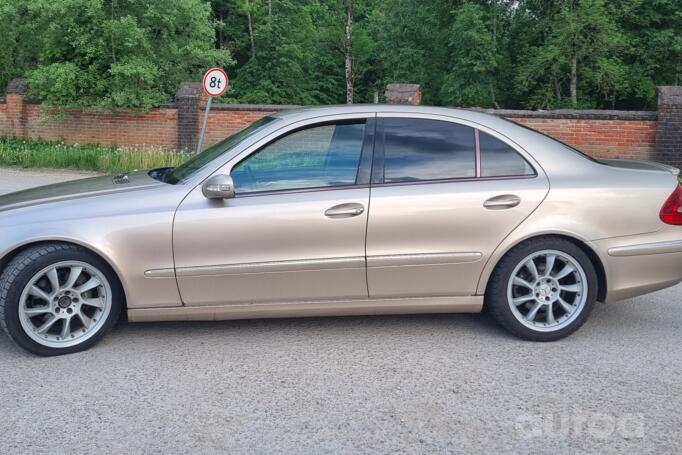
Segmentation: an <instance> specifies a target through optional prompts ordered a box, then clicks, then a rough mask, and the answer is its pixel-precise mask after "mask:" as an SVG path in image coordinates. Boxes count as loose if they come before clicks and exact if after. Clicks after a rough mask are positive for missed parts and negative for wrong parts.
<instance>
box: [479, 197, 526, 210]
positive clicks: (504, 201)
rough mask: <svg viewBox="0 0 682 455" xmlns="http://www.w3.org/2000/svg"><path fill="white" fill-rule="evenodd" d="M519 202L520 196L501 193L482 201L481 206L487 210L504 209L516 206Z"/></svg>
mask: <svg viewBox="0 0 682 455" xmlns="http://www.w3.org/2000/svg"><path fill="white" fill-rule="evenodd" d="M520 203H521V198H520V197H518V196H516V195H515V194H502V195H500V196H495V197H491V198H490V199H488V200H487V201H485V202H484V203H483V207H485V208H487V209H488V210H504V209H510V208H512V207H516V206H517V205H519V204H520Z"/></svg>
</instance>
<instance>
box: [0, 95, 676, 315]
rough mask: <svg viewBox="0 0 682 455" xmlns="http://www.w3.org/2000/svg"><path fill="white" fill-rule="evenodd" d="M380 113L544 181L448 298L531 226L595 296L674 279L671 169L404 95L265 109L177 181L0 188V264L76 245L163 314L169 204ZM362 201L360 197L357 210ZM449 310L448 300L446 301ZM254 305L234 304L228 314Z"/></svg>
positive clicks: (172, 296) (135, 177)
mask: <svg viewBox="0 0 682 455" xmlns="http://www.w3.org/2000/svg"><path fill="white" fill-rule="evenodd" d="M383 115H386V116H405V117H412V116H417V117H419V116H421V117H425V118H433V119H442V120H446V121H452V122H456V123H461V124H465V125H468V126H472V127H475V128H478V129H480V130H481V131H484V132H487V133H489V134H491V135H493V136H494V137H497V138H499V139H501V140H503V141H504V142H506V143H508V144H509V145H512V146H513V147H514V148H515V149H516V150H517V151H518V152H519V153H520V154H522V155H523V156H524V157H525V158H526V159H527V160H528V161H529V162H530V163H531V164H532V165H533V167H534V168H535V169H536V171H537V173H538V176H537V177H536V178H538V179H546V181H547V190H546V191H545V192H544V193H543V197H542V198H540V199H539V200H538V201H537V204H536V206H535V207H533V208H532V210H530V211H529V214H528V215H527V216H526V217H525V218H523V219H520V220H518V223H517V224H516V227H514V228H513V230H511V232H510V233H509V234H508V235H506V237H504V238H503V239H502V241H501V242H499V244H497V245H491V247H490V251H489V252H487V253H486V254H484V256H483V257H482V258H481V260H480V269H479V273H477V275H478V278H477V279H476V278H474V280H475V281H477V282H475V283H473V284H472V292H470V293H469V294H471V296H472V297H475V298H473V299H470V300H465V301H464V302H465V304H463V305H460V306H459V307H458V308H460V310H461V311H476V310H478V309H480V307H481V304H482V302H483V299H482V296H483V295H484V294H485V290H486V286H487V283H488V280H489V278H490V276H491V274H492V272H493V270H494V268H495V265H496V264H497V263H498V261H499V260H500V259H501V258H502V257H503V256H504V255H505V254H506V253H507V252H508V251H509V250H510V249H511V248H513V247H514V246H516V245H518V244H520V243H521V242H523V241H525V240H527V239H530V238H532V237H537V236H542V235H557V236H562V237H566V238H569V239H572V240H573V241H574V242H576V243H577V244H579V245H580V246H581V247H582V248H584V249H585V250H586V251H587V252H588V254H589V255H590V257H591V258H593V261H594V262H595V266H596V268H597V269H598V270H599V271H601V274H602V275H603V276H602V277H601V280H600V281H601V283H600V285H601V286H602V287H603V288H602V289H601V290H600V299H601V300H606V301H616V300H620V299H624V298H628V297H632V296H635V295H639V294H643V293H647V292H651V291H654V290H657V289H661V288H664V287H667V286H670V285H673V284H675V283H677V282H680V281H681V280H682V227H680V226H670V225H667V224H665V223H663V222H662V221H661V220H660V219H659V211H660V208H661V206H662V205H663V203H664V202H665V200H666V198H667V197H668V196H669V195H670V193H671V192H672V191H673V190H674V188H675V186H676V185H677V177H676V175H675V174H674V172H671V171H670V170H669V169H666V168H663V167H657V166H656V165H651V166H641V167H639V168H638V167H637V166H635V167H628V166H617V165H613V166H610V165H605V164H601V163H597V162H593V161H590V160H589V159H587V158H585V157H584V156H581V155H579V154H578V153H576V152H574V151H571V150H569V149H567V148H565V147H564V146H563V145H561V144H559V143H557V142H556V141H554V140H552V139H550V138H548V137H545V136H544V135H542V134H539V133H537V132H534V131H532V130H528V129H526V128H523V127H521V126H518V125H516V124H513V123H511V122H509V121H506V120H502V119H500V118H497V117H494V116H490V115H486V114H483V113H479V112H472V111H463V110H454V109H443V108H425V107H408V106H351V107H331V108H324V109H303V110H297V111H292V112H287V113H281V114H277V116H278V117H280V119H279V121H278V122H274V123H273V124H272V125H269V126H268V127H266V128H264V129H263V130H262V131H259V132H258V133H256V134H254V136H253V137H250V138H248V139H247V140H245V141H244V142H243V143H241V144H240V145H239V146H237V147H235V148H234V149H233V150H231V151H230V152H229V153H226V154H225V155H223V156H221V157H220V158H219V159H218V160H216V162H214V163H211V164H210V165H208V166H206V168H205V169H202V170H201V171H200V172H198V173H197V175H195V176H194V177H193V178H192V179H190V180H189V181H187V182H182V183H180V184H177V185H168V184H164V183H161V182H157V181H155V180H153V179H152V178H151V177H149V176H148V175H147V174H146V173H144V172H138V173H132V174H130V179H129V180H130V181H129V182H128V183H126V184H122V185H119V186H115V185H114V186H109V185H108V183H104V180H103V179H105V178H99V180H97V179H94V180H93V181H92V183H91V186H92V188H88V183H87V182H81V183H74V185H76V186H78V185H82V186H83V191H82V192H81V193H78V191H75V190H74V191H73V193H75V194H76V195H75V196H68V197H63V198H62V197H59V196H58V195H57V196H54V197H51V196H50V190H49V188H50V187H45V189H44V190H42V192H37V193H35V198H33V199H32V201H30V202H28V199H29V197H28V196H30V195H31V194H29V195H25V196H24V197H22V195H21V194H19V196H16V195H9V196H5V197H2V198H0V266H2V265H4V264H6V263H7V261H8V260H9V259H10V258H11V257H12V256H13V255H14V254H16V253H17V252H18V251H20V250H21V249H22V248H24V247H26V246H28V245H32V244H35V243H38V242H48V241H63V242H70V243H74V244H78V245H82V246H83V247H85V248H88V249H90V250H92V251H93V252H95V253H97V254H98V255H100V256H101V257H102V258H104V259H105V260H106V261H107V262H108V263H109V264H110V265H111V267H112V269H113V270H114V272H115V273H116V274H117V275H118V277H119V279H120V281H121V284H122V287H123V289H124V292H125V297H126V301H127V307H128V310H129V312H132V311H135V310H146V309H150V310H154V309H156V310H155V311H153V312H151V313H150V316H149V319H163V318H164V317H163V313H164V311H169V312H172V311H173V310H174V309H177V308H182V307H183V301H182V298H181V295H180V292H179V290H178V285H177V279H176V273H175V270H176V261H175V259H174V256H173V254H174V245H173V235H174V233H173V224H174V218H175V216H176V211H177V210H178V208H179V207H180V206H181V204H182V203H183V200H185V199H186V198H187V197H188V196H189V195H190V194H191V193H192V192H196V191H197V188H199V187H200V185H201V183H202V182H203V181H204V180H205V179H206V178H208V177H210V176H211V175H214V174H218V173H222V172H225V171H226V170H229V169H230V168H231V166H233V165H234V163H235V162H236V161H237V160H239V159H241V158H242V157H244V156H247V155H249V154H251V153H253V152H254V151H256V150H258V149H259V148H260V147H262V146H263V145H265V144H267V143H268V142H270V141H272V140H273V139H275V138H277V137H279V136H280V135H282V134H283V133H285V132H287V131H291V130H294V129H296V128H300V127H303V126H306V125H314V124H317V123H321V122H325V121H333V120H338V119H342V118H343V119H346V118H369V117H372V116H383ZM109 179H110V178H109ZM495 180H496V179H490V181H489V182H488V185H493V186H494V182H495ZM474 184H475V182H474ZM100 187H101V188H100ZM93 188H94V189H93ZM30 191H31V190H29V192H30ZM482 202H483V201H481V203H482ZM371 210H372V209H371V206H370V209H369V212H370V215H369V216H371ZM405 216H409V213H406V214H405ZM226 235H235V236H238V235H239V233H238V232H232V233H226ZM414 297H415V298H417V297H419V296H414ZM273 303H276V302H273ZM404 303H405V305H404V307H403V311H398V310H393V311H391V312H413V311H414V312H419V311H420V310H419V308H418V307H419V305H422V306H423V307H422V310H425V311H428V309H429V308H432V307H431V306H429V304H428V303H425V302H423V301H419V299H407V300H405V302H404ZM351 306H352V305H351V304H350V303H349V304H347V307H348V308H350V307H351ZM288 308H293V307H291V306H289V307H288ZM330 308H334V305H331V304H330ZM450 309H451V310H454V311H457V309H456V307H451V308H450ZM411 310H413V311H411ZM367 312H371V311H367ZM336 313H338V314H348V313H349V312H348V311H344V310H343V304H341V305H339V306H338V311H333V310H332V311H331V313H330V314H336ZM358 313H362V311H358ZM285 314H286V313H282V315H285ZM295 314H299V315H306V314H321V313H319V312H314V311H309V312H306V310H305V309H301V310H300V311H299V312H298V313H294V312H289V313H288V315H295ZM351 314H352V313H351ZM258 315H259V314H258V313H257V312H255V311H254V312H251V313H250V312H249V311H248V310H245V311H243V312H241V313H239V314H238V316H235V317H251V316H258ZM178 318H198V319H213V318H216V315H215V313H209V312H202V311H201V310H198V311H196V312H195V313H184V315H180V316H179V317H178ZM225 318H229V317H225ZM137 319H145V318H144V317H141V318H137Z"/></svg>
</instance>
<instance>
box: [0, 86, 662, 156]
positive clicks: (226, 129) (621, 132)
mask: <svg viewBox="0 0 682 455" xmlns="http://www.w3.org/2000/svg"><path fill="white" fill-rule="evenodd" d="M2 101H3V100H0V135H5V136H18V137H31V138H42V139H47V140H61V141H64V142H66V143H81V144H84V143H99V144H111V145H119V146H125V147H158V148H165V149H176V148H177V147H178V110H177V109H176V107H175V106H174V105H171V106H168V107H162V108H158V109H154V110H152V111H151V112H148V113H144V114H138V113H134V112H123V113H91V112H78V111H69V112H67V113H65V114H63V116H54V115H45V113H44V112H43V111H42V109H41V106H40V105H39V104H35V103H26V102H24V101H23V99H22V96H21V95H18V94H8V95H7V100H6V101H5V102H4V103H3V102H2ZM282 108H285V107H282V106H249V105H220V104H217V105H214V107H213V108H212V109H211V113H210V116H209V123H208V128H207V133H206V140H205V143H206V145H210V144H213V143H215V142H217V141H220V140H222V139H223V138H225V137H227V136H229V135H231V134H233V133H235V132H236V131H239V130H240V129H242V128H245V127H247V126H248V125H250V124H251V123H253V122H254V121H256V120H258V119H259V118H261V117H263V116H265V115H268V114H271V113H272V112H274V111H276V110H280V109H282ZM203 112H204V111H203V109H198V110H197V113H196V122H197V125H196V131H197V132H198V131H199V130H200V128H201V121H202V119H203ZM487 112H490V113H494V114H497V115H501V116H503V117H507V118H509V119H510V120H513V121H515V122H518V123H520V124H523V125H525V126H528V127H530V128H534V129H537V130H539V131H541V132H543V133H546V134H548V135H550V136H553V137H556V138H557V139H559V140H561V141H563V142H566V143H568V144H570V145H572V146H574V147H576V148H578V149H580V150H582V151H584V152H586V153H588V154H591V155H594V156H596V157H604V158H605V157H610V158H632V159H655V154H654V152H655V146H656V128H657V122H656V113H655V112H620V113H618V112H612V111H563V112H528V111H504V110H497V111H494V110H491V111H487Z"/></svg>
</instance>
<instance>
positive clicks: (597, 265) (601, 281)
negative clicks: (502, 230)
mask: <svg viewBox="0 0 682 455" xmlns="http://www.w3.org/2000/svg"><path fill="white" fill-rule="evenodd" d="M547 237H550V238H558V239H563V240H567V241H569V242H571V243H573V244H574V245H575V246H577V247H578V248H580V249H581V250H582V251H583V252H584V253H585V254H586V255H587V257H588V258H589V260H590V262H591V263H592V265H593V266H594V269H595V271H596V272H597V300H598V301H599V302H604V301H606V295H607V290H608V286H607V285H608V282H607V274H606V269H605V267H604V263H603V261H602V259H601V258H600V256H599V254H597V252H596V251H595V250H594V249H593V248H591V247H590V246H589V244H588V242H587V241H585V240H583V239H580V238H578V237H576V236H572V235H570V234H566V233H563V232H561V233H560V232H548V233H542V234H536V235H532V236H529V237H524V238H521V239H518V240H517V241H516V242H513V243H510V244H508V245H505V247H504V249H502V250H500V251H496V252H495V253H494V258H491V261H490V263H488V264H486V267H485V269H484V272H483V274H482V275H481V279H480V280H479V283H478V289H479V292H480V291H483V293H485V291H486V290H487V288H488V284H489V280H490V277H491V276H492V274H493V272H494V271H495V269H496V268H497V267H498V264H499V263H500V261H501V260H502V258H504V257H505V256H506V255H507V254H508V253H509V251H511V250H512V249H513V248H515V247H516V246H518V245H520V244H522V243H525V242H528V241H530V240H534V239H537V238H547ZM493 259H494V263H493Z"/></svg>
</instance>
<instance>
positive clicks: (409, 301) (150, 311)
mask: <svg viewBox="0 0 682 455" xmlns="http://www.w3.org/2000/svg"><path fill="white" fill-rule="evenodd" d="M482 307H483V296H456V297H413V298H382V299H362V300H333V301H329V300H327V301H313V302H282V303H272V302H269V303H250V304H249V303H247V304H231V305H215V306H196V307H172V308H136V309H129V310H128V319H129V320H130V321H131V322H150V321H224V320H231V319H259V318H290V317H291V318H294V317H319V316H361V315H382V314H420V313H478V312H480V311H481V308H482Z"/></svg>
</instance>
